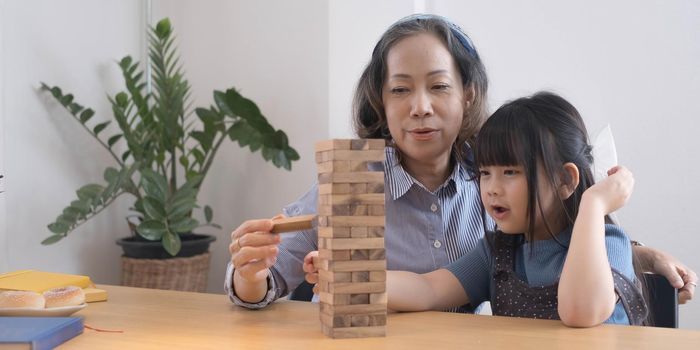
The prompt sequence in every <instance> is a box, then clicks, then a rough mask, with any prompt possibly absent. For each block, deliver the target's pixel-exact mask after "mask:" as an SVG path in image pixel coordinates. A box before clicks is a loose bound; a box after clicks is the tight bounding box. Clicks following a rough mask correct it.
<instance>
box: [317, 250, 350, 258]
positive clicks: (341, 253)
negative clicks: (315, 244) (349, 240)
mask: <svg viewBox="0 0 700 350" xmlns="http://www.w3.org/2000/svg"><path fill="white" fill-rule="evenodd" d="M318 257H319V258H321V259H326V260H333V261H343V260H352V252H351V251H350V250H329V249H321V248H320V247H319V250H318Z"/></svg>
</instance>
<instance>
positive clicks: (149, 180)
mask: <svg viewBox="0 0 700 350" xmlns="http://www.w3.org/2000/svg"><path fill="white" fill-rule="evenodd" d="M141 184H142V185H143V189H144V191H145V192H146V194H148V195H149V196H151V197H154V198H155V199H157V200H159V201H160V202H161V203H165V201H166V199H167V198H168V194H169V192H170V191H169V190H168V182H167V180H166V179H165V176H163V175H161V174H158V173H156V172H155V171H153V170H151V169H143V170H141Z"/></svg>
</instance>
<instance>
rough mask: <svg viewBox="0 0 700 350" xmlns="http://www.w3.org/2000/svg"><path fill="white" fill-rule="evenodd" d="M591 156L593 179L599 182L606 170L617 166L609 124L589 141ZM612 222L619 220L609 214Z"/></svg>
mask: <svg viewBox="0 0 700 350" xmlns="http://www.w3.org/2000/svg"><path fill="white" fill-rule="evenodd" d="M591 142H592V143H591V146H592V147H593V149H592V150H591V154H592V155H593V179H594V180H595V182H600V181H602V180H603V179H605V178H606V177H608V170H610V168H612V167H614V166H616V165H617V149H615V139H614V138H613V134H612V130H611V129H610V124H607V125H606V126H605V127H604V128H603V129H602V130H600V131H598V132H597V133H596V134H595V135H594V136H593V137H592V139H591ZM610 216H611V218H612V219H613V220H615V221H616V222H618V223H619V220H618V219H617V217H615V215H614V214H613V213H610Z"/></svg>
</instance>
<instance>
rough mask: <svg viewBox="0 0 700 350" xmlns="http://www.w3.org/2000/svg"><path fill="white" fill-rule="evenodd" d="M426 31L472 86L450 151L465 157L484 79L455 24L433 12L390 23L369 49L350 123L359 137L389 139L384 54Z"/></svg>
mask: <svg viewBox="0 0 700 350" xmlns="http://www.w3.org/2000/svg"><path fill="white" fill-rule="evenodd" d="M420 33H429V34H432V35H434V36H436V37H437V38H439V39H440V40H441V41H442V42H443V43H444V44H445V47H446V48H447V50H448V51H449V52H450V54H451V55H452V58H453V59H454V61H455V63H456V65H457V68H458V69H459V73H460V76H461V78H462V83H463V85H464V89H465V90H466V89H467V88H469V87H473V88H474V92H475V94H474V101H473V103H472V104H471V105H470V106H469V108H465V109H464V116H463V120H462V125H461V128H460V132H459V134H458V135H457V140H456V141H455V144H454V145H453V154H454V155H455V156H456V157H458V158H459V159H461V160H463V159H466V154H465V148H464V147H463V145H464V143H465V142H466V143H468V144H470V145H471V144H473V141H474V137H475V135H476V133H477V132H478V130H479V128H480V127H481V124H482V123H483V121H484V120H485V119H486V116H487V113H488V111H487V103H486V92H487V89H488V79H487V77H486V69H485V68H484V65H483V63H482V62H481V59H480V58H479V54H478V52H477V51H476V49H475V48H474V45H473V44H472V42H471V40H470V39H469V37H468V36H467V34H465V33H464V32H463V31H462V30H461V29H460V28H459V27H458V26H457V25H455V24H454V23H452V22H451V21H449V20H448V19H446V18H444V17H441V16H436V15H425V14H418V15H411V16H408V17H405V18H403V19H401V20H399V21H398V22H396V23H394V24H393V25H392V26H391V27H389V29H387V31H386V32H384V34H383V35H382V37H381V38H380V39H379V42H377V45H375V47H374V50H373V51H372V58H371V59H370V61H369V63H368V64H367V66H366V67H365V70H364V71H363V72H362V76H361V77H360V81H359V82H358V84H357V89H356V90H355V97H354V101H353V124H354V127H355V132H356V133H357V136H359V137H361V138H381V139H385V140H387V141H389V140H391V135H390V134H389V126H388V124H387V120H386V114H385V112H384V102H383V101H382V89H383V87H384V82H385V81H386V75H387V65H386V57H387V54H388V53H389V50H391V48H392V47H393V46H394V45H395V44H396V43H397V42H399V41H400V40H401V39H404V38H407V37H410V36H413V35H417V34H420Z"/></svg>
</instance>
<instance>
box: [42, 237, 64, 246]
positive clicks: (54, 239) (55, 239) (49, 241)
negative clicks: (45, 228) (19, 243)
mask: <svg viewBox="0 0 700 350" xmlns="http://www.w3.org/2000/svg"><path fill="white" fill-rule="evenodd" d="M62 239H63V236H62V235H51V236H49V237H48V238H46V239H45V240H43V241H41V245H49V244H54V243H56V242H58V241H60V240H62Z"/></svg>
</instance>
